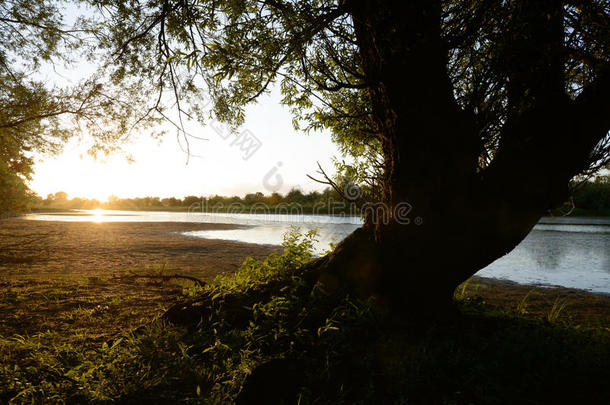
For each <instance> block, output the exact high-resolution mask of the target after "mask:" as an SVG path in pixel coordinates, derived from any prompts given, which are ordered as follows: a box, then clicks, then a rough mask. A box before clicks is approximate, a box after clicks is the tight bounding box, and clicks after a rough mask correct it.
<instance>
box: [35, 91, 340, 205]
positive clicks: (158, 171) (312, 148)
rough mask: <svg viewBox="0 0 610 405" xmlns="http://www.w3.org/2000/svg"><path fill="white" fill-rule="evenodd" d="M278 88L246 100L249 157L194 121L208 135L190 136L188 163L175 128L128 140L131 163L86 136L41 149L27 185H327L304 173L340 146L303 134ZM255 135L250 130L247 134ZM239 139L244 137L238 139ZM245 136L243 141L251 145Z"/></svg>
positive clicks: (212, 190) (80, 190)
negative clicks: (59, 149)
mask: <svg viewBox="0 0 610 405" xmlns="http://www.w3.org/2000/svg"><path fill="white" fill-rule="evenodd" d="M279 100H280V94H279V91H278V90H274V91H272V93H271V94H269V95H266V96H262V97H261V98H260V100H259V102H258V103H257V104H255V105H252V106H250V107H248V109H247V113H246V122H245V124H244V125H243V126H242V127H241V128H240V131H239V133H240V134H241V133H243V132H244V131H246V130H247V131H248V132H247V133H246V134H247V135H248V136H250V137H251V136H252V135H254V137H256V138H257V139H258V140H259V141H260V147H259V148H258V149H257V150H255V151H254V148H252V149H249V151H250V152H252V151H254V153H252V154H251V156H250V157H249V158H248V159H247V160H245V159H244V156H245V152H244V151H242V150H240V146H239V144H233V145H232V142H233V141H234V140H235V139H236V136H235V135H230V136H228V137H227V138H226V139H223V138H222V137H221V136H220V135H219V134H218V133H217V132H216V131H215V130H214V129H213V128H212V127H211V126H209V125H208V126H205V127H201V126H196V127H191V128H192V129H191V130H190V132H191V133H192V134H193V135H195V136H197V137H202V138H208V139H209V140H208V141H200V140H197V139H191V141H190V147H191V153H192V154H193V155H198V156H200V157H191V159H190V161H189V163H188V165H187V164H186V160H187V159H186V155H185V153H184V152H183V151H182V149H181V147H180V145H179V144H178V142H177V140H176V134H175V131H174V130H172V129H169V130H168V133H167V135H166V136H165V137H164V138H163V139H162V140H161V142H160V143H159V141H158V140H154V139H152V138H150V137H148V136H146V135H145V134H140V135H139V136H137V137H136V138H137V139H136V140H135V141H134V142H133V143H132V144H130V145H127V146H126V147H125V151H126V152H128V153H130V154H131V155H132V156H133V157H134V159H135V162H134V163H129V162H128V161H127V159H125V157H124V156H118V155H117V156H110V157H109V158H106V159H101V160H99V159H98V161H96V160H94V159H93V158H92V157H90V156H89V155H87V153H86V151H87V144H86V140H85V141H84V142H83V143H79V142H78V141H76V140H74V141H71V142H70V143H68V144H67V145H66V147H65V150H64V152H63V153H61V154H60V155H58V156H56V157H51V158H49V157H39V158H38V159H37V163H36V164H35V166H34V169H35V175H34V177H33V180H32V181H31V182H30V188H31V189H32V190H34V191H35V192H36V193H38V194H39V195H40V196H42V197H46V195H47V194H49V193H54V192H57V191H65V192H67V193H68V194H69V196H70V198H72V197H85V198H97V199H99V200H106V199H107V197H108V196H109V195H111V194H114V195H116V196H118V197H121V198H125V197H143V196H158V197H162V198H163V197H170V196H176V197H184V196H186V195H197V196H200V195H202V196H209V195H213V194H220V195H240V196H242V195H244V194H246V193H250V192H256V191H261V192H263V193H265V194H270V193H271V192H273V191H279V192H281V193H286V192H287V191H289V190H290V189H291V188H292V187H299V188H301V189H302V190H303V191H311V190H314V189H316V190H320V189H322V188H323V186H322V185H320V184H318V183H315V182H313V181H312V180H310V179H309V178H308V177H307V176H306V175H307V174H315V171H316V170H317V165H316V161H319V162H320V163H321V164H322V165H323V167H324V168H325V170H326V169H328V172H334V166H333V164H332V162H331V158H332V157H333V156H338V155H339V153H338V151H337V147H336V146H335V145H334V144H333V143H332V142H331V140H330V135H329V134H328V133H312V134H311V135H305V134H304V133H300V132H297V131H295V130H294V129H293V127H292V122H291V120H292V117H291V115H290V112H289V111H288V108H286V107H284V106H282V105H280V103H279ZM249 139H252V138H249ZM238 143H239V142H238ZM247 146H248V144H247V143H246V144H244V145H243V147H244V148H245V149H246V152H248V149H247ZM278 163H279V164H278Z"/></svg>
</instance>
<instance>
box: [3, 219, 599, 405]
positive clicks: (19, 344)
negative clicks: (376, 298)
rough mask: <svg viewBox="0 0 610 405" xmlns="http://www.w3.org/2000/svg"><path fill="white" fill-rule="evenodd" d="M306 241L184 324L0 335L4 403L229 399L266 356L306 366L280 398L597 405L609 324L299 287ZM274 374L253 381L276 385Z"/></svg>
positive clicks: (221, 292)
mask: <svg viewBox="0 0 610 405" xmlns="http://www.w3.org/2000/svg"><path fill="white" fill-rule="evenodd" d="M313 238H315V234H314V233H310V234H308V235H305V236H300V235H299V234H298V233H297V232H296V231H293V232H292V233H290V234H288V235H287V236H286V239H285V245H284V246H285V249H286V250H285V252H284V253H283V254H282V255H272V256H270V257H268V258H266V259H264V260H261V261H255V260H252V259H248V260H246V261H245V262H244V264H243V265H242V266H241V268H240V269H239V271H238V272H237V273H236V274H235V275H229V276H226V277H220V278H219V279H218V280H216V282H215V283H213V284H211V285H210V286H209V287H207V288H206V290H205V291H204V294H205V295H206V296H208V297H213V301H212V307H211V311H209V312H207V316H206V317H204V319H203V320H202V322H201V323H200V324H199V325H197V327H195V328H193V329H191V330H186V329H183V328H181V327H177V326H172V325H169V324H167V323H165V322H164V321H162V320H155V321H153V322H151V323H150V324H149V325H148V326H146V327H143V328H139V329H137V330H135V331H130V332H124V333H123V334H122V335H120V336H116V338H114V339H113V340H112V341H109V342H106V343H102V344H101V345H98V346H96V347H90V346H87V345H81V344H77V343H75V342H70V343H67V342H65V341H61V340H59V339H58V335H57V332H51V331H49V332H45V333H41V334H38V335H35V336H12V337H9V336H3V337H0V400H1V401H3V402H9V401H11V402H13V403H29V402H39V403H40V402H57V403H62V402H65V403H90V402H120V403H125V402H127V403H135V402H138V403H142V402H147V403H168V402H186V403H228V402H232V401H234V400H235V398H236V396H237V395H238V393H239V391H240V388H241V386H242V384H243V383H244V381H245V380H246V378H247V376H248V375H251V373H253V372H256V370H257V366H258V365H260V364H266V362H268V361H270V360H273V359H284V361H285V362H286V363H283V364H289V365H290V364H294V365H296V366H297V367H298V368H299V369H301V370H302V371H303V375H302V376H301V377H299V380H298V381H297V384H296V385H297V389H296V391H295V392H294V393H293V394H292V396H290V397H288V398H285V399H286V402H287V403H301V404H307V403H371V402H376V403H405V402H413V403H456V404H467V403H482V404H497V403H506V402H515V403H516V402H524V401H527V400H529V401H538V402H553V401H560V400H581V401H585V402H587V401H596V400H597V401H599V403H604V402H603V401H604V398H606V399H607V397H608V395H610V393H609V392H608V388H607V386H606V381H605V373H604V371H605V369H606V366H607V364H608V361H610V342H609V341H608V335H607V330H606V329H604V328H602V327H600V328H595V327H593V328H591V327H587V328H581V327H573V326H571V325H568V324H564V323H562V322H561V321H559V320H557V319H554V323H548V322H546V321H536V320H533V319H524V318H521V317H516V316H515V315H514V314H512V313H511V312H507V311H503V312H502V311H498V310H493V309H490V308H487V307H485V306H484V305H482V304H477V303H475V302H468V301H463V302H460V303H459V307H460V310H461V313H462V315H459V316H454V317H451V320H445V321H440V322H439V321H432V320H423V321H422V320H419V321H411V320H405V319H396V318H391V317H390V318H388V314H387V313H385V312H384V311H382V310H381V309H380V308H379V307H377V306H376V305H375V304H374V303H373V302H363V301H361V300H358V299H354V298H350V297H346V296H344V297H329V296H327V295H326V294H324V292H323V291H321V290H319V289H317V288H313V289H312V288H311V285H307V282H306V281H305V278H304V277H303V276H304V275H305V274H306V273H303V272H304V271H306V268H305V267H304V265H305V264H306V263H307V262H308V261H309V260H310V258H311V256H312V253H311V247H312V241H313ZM251 298H253V300H250V299H251ZM246 303H247V305H245V304H246ZM88 339H89V337H87V336H84V337H82V339H81V341H83V342H86V341H87V340H88ZM282 374H283V373H282V372H281V370H280V371H279V372H278V374H276V375H275V376H274V378H275V380H274V379H271V380H269V381H267V382H266V383H264V384H263V386H262V387H260V388H261V389H264V390H267V391H271V392H272V391H274V390H278V391H280V390H281V387H279V386H278V384H282V383H281V382H280V380H281V381H284V376H283V375H282ZM284 374H285V373H284ZM577 387H578V389H576V388H577Z"/></svg>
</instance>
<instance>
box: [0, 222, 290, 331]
mask: <svg viewBox="0 0 610 405" xmlns="http://www.w3.org/2000/svg"><path fill="white" fill-rule="evenodd" d="M232 228H235V229H238V228H239V226H236V225H229V224H201V223H197V224H187V223H170V222H162V223H150V222H146V223H134V222H130V223H90V222H59V221H58V222H50V221H31V220H24V219H17V218H13V219H0V335H4V336H7V335H11V334H20V335H25V334H28V335H31V334H36V333H43V332H48V331H51V332H60V333H61V332H62V331H64V332H66V333H67V332H70V333H71V334H75V335H78V333H79V332H78V331H79V330H81V329H82V331H83V332H86V335H87V336H88V338H90V337H91V336H96V337H98V338H99V339H100V340H103V339H106V338H108V337H109V336H110V335H112V334H113V333H115V332H116V331H117V330H118V329H121V328H124V327H133V326H137V325H139V324H141V323H145V322H148V321H150V320H151V319H152V318H153V317H154V316H157V315H159V314H160V313H162V312H163V310H164V309H165V308H167V307H168V306H170V305H171V304H172V303H174V302H176V301H178V300H180V299H181V298H182V297H183V296H184V295H183V292H184V289H185V288H187V287H191V286H193V285H194V283H192V282H190V281H186V280H170V281H169V282H167V281H160V280H154V279H153V280H147V279H142V280H130V279H115V278H114V277H115V276H124V275H127V274H153V275H157V274H160V273H162V274H180V275H187V276H192V277H196V278H198V279H200V280H202V281H210V280H212V279H213V278H214V277H216V276H217V275H219V274H225V273H229V272H233V271H235V270H236V269H237V268H238V267H239V265H240V264H241V263H242V262H243V260H244V259H245V258H246V257H248V256H252V257H255V258H263V257H265V256H267V255H268V254H269V253H271V252H279V251H280V247H278V246H268V245H267V246H266V245H254V244H246V243H237V242H230V241H221V240H211V239H202V238H193V237H186V236H183V235H181V234H180V232H182V231H194V230H210V229H232ZM96 340H97V339H96Z"/></svg>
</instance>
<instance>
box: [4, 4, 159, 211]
mask: <svg viewBox="0 0 610 405" xmlns="http://www.w3.org/2000/svg"><path fill="white" fill-rule="evenodd" d="M69 3H70V2H68V1H51V0H0V159H1V161H0V185H1V186H0V187H2V188H1V189H0V191H1V192H2V193H3V194H4V195H3V198H2V201H3V202H2V204H0V212H2V211H7V210H9V209H10V207H9V205H8V204H9V202H10V201H14V204H12V205H11V206H12V207H13V208H16V207H19V208H20V209H23V208H25V205H24V204H22V203H23V201H24V198H25V196H26V194H30V192H29V190H28V189H27V186H26V185H25V183H26V182H27V181H28V180H30V176H31V174H32V165H33V159H32V155H33V154H34V153H40V154H47V155H48V154H54V153H57V152H59V151H60V150H61V148H62V147H63V145H64V144H65V142H66V141H67V140H68V139H69V138H71V137H73V136H76V135H79V134H83V133H86V134H87V135H88V140H89V141H90V142H91V147H90V153H91V154H93V155H96V154H98V153H104V154H108V153H109V152H110V151H116V150H118V149H119V148H120V146H121V143H122V142H123V141H125V139H126V138H127V137H128V136H129V134H130V132H131V131H132V130H134V129H137V128H144V127H147V126H149V125H152V124H154V123H157V122H159V119H160V115H159V111H148V110H145V109H144V106H147V104H139V103H137V100H138V99H137V98H131V99H130V94H134V93H137V92H138V91H139V88H140V84H139V83H138V82H137V81H135V82H132V83H131V84H128V83H125V82H123V83H122V85H121V86H120V87H118V86H114V85H113V83H112V80H111V78H109V77H107V76H106V77H105V76H104V74H103V70H100V71H99V72H97V73H95V74H93V75H91V76H90V77H83V78H82V79H81V80H80V81H79V82H77V83H66V84H65V85H59V84H54V85H53V86H51V85H49V84H48V83H47V81H48V76H49V74H47V73H50V72H52V71H53V70H55V68H56V67H57V66H60V65H64V66H67V67H72V68H74V66H75V62H77V61H78V60H79V59H86V60H90V61H94V60H96V61H98V62H99V63H100V64H101V65H103V64H104V63H105V61H104V60H103V59H101V58H103V55H101V54H99V53H98V52H97V51H96V48H97V46H98V44H97V42H96V41H92V38H93V37H95V35H96V32H97V31H98V29H99V27H98V26H97V24H96V22H95V19H94V18H88V19H85V18H77V19H76V21H75V22H74V23H73V24H67V23H66V21H65V18H64V14H65V10H64V9H63V8H62V7H61V6H63V5H65V4H69ZM102 83H103V84H102ZM128 101H129V102H128ZM9 195H11V197H10V199H9Z"/></svg>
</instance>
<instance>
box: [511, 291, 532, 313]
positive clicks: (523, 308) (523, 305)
mask: <svg viewBox="0 0 610 405" xmlns="http://www.w3.org/2000/svg"><path fill="white" fill-rule="evenodd" d="M533 291H534V290H533V289H532V290H529V291H528V293H527V294H525V297H523V299H522V300H521V301H519V304H517V308H516V309H515V312H516V313H517V314H518V315H526V314H527V305H528V302H527V300H528V298H529V297H530V295H532V292H533Z"/></svg>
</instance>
